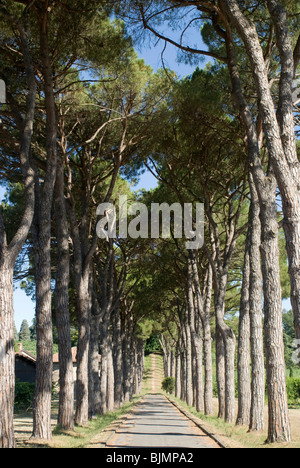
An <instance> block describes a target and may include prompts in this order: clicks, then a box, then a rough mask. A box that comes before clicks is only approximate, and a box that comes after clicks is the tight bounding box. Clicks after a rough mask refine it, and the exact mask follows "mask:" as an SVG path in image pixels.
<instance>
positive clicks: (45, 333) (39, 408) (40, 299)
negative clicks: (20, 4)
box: [32, 10, 57, 440]
mask: <svg viewBox="0 0 300 468" xmlns="http://www.w3.org/2000/svg"><path fill="white" fill-rule="evenodd" d="M48 21H49V11H48V10H47V11H43V13H42V15H41V18H40V50H41V59H42V66H43V70H42V73H43V84H44V93H45V106H46V152H47V165H46V173H45V176H44V184H43V187H41V188H39V189H38V190H37V192H36V193H38V194H39V200H38V203H37V204H36V218H35V230H34V231H35V232H34V249H35V265H36V331H37V364H36V386H35V396H34V404H33V434H32V438H33V439H43V440H49V439H51V438H52V432H51V392H52V368H53V358H52V357H53V338H52V310H51V247H50V244H51V214H52V212H51V209H52V201H53V191H54V185H55V180H56V166H57V144H56V141H57V122H56V106H55V98H54V82H53V70H52V66H51V60H50V50H49V44H48Z"/></svg>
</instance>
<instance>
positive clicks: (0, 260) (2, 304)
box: [0, 213, 15, 448]
mask: <svg viewBox="0 0 300 468" xmlns="http://www.w3.org/2000/svg"><path fill="white" fill-rule="evenodd" d="M0 222H1V213H0ZM3 247H4V246H3V245H2V243H1V228H0V362H1V365H0V387H1V391H0V411H1V419H0V448H14V446H15V437H14V395H15V350H14V329H15V328H14V310H13V265H11V264H10V262H8V258H7V253H5V252H4V251H3V250H4V248H3ZM5 257H6V258H5Z"/></svg>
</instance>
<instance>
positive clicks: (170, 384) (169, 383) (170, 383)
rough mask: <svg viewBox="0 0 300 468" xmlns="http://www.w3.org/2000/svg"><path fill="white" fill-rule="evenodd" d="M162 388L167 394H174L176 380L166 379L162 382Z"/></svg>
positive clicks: (172, 378)
mask: <svg viewBox="0 0 300 468" xmlns="http://www.w3.org/2000/svg"><path fill="white" fill-rule="evenodd" d="M161 388H162V389H163V390H164V391H165V392H167V393H173V392H174V390H175V379H174V377H166V378H165V379H164V380H163V381H162V386H161Z"/></svg>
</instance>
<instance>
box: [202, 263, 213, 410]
mask: <svg viewBox="0 0 300 468" xmlns="http://www.w3.org/2000/svg"><path fill="white" fill-rule="evenodd" d="M212 276H213V274H212V268H211V266H210V265H209V266H208V272H207V280H206V287H205V302H204V317H203V324H202V327H203V352H204V370H205V379H204V380H205V383H204V411H205V414H206V415H210V414H212V413H213V362H212V337H211V327H210V308H211V298H212V283H213V281H212Z"/></svg>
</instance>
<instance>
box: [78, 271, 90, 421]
mask: <svg viewBox="0 0 300 468" xmlns="http://www.w3.org/2000/svg"><path fill="white" fill-rule="evenodd" d="M89 276H90V275H89V269H87V270H86V271H85V272H84V275H83V276H81V277H80V279H79V285H78V289H77V310H78V322H79V333H78V346H77V380H76V413H75V423H76V424H77V425H78V426H87V425H88V419H89V398H88V395H89V385H88V380H89V379H88V376H89V343H90V308H91V304H90V294H89V292H90V288H89Z"/></svg>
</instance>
